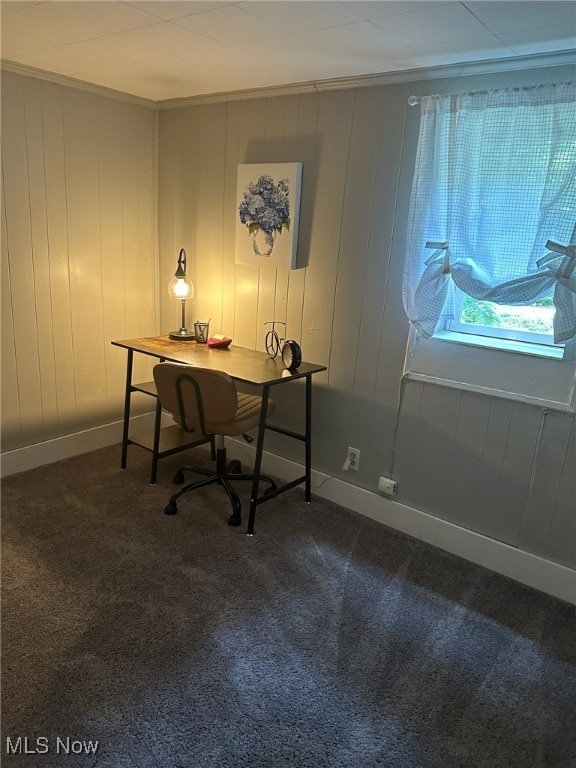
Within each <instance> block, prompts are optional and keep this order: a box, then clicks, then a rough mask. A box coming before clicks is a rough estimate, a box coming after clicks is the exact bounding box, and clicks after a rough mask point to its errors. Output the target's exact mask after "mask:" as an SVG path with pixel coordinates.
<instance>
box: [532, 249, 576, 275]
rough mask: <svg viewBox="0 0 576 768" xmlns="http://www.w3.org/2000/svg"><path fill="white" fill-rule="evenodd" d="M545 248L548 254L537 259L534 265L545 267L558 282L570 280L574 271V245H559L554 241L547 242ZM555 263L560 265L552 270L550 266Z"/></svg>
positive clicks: (575, 266) (575, 253)
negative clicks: (557, 262)
mask: <svg viewBox="0 0 576 768" xmlns="http://www.w3.org/2000/svg"><path fill="white" fill-rule="evenodd" d="M546 248H548V250H549V253H547V254H546V256H543V257H542V258H541V259H538V261H537V262H536V264H537V265H538V266H539V267H547V268H548V269H549V270H550V271H551V272H552V273H553V274H554V275H555V277H557V278H558V279H560V280H562V279H564V280H570V278H571V277H572V275H573V274H574V270H575V269H576V245H561V244H560V243H555V242H554V240H548V242H547V243H546ZM560 260H561V261H560ZM555 261H560V263H559V264H558V267H557V269H552V267H551V266H550V264H552V262H555Z"/></svg>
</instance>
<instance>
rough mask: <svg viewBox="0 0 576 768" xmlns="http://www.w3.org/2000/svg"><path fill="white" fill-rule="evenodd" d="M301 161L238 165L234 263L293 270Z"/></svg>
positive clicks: (296, 237)
mask: <svg viewBox="0 0 576 768" xmlns="http://www.w3.org/2000/svg"><path fill="white" fill-rule="evenodd" d="M301 186H302V163H252V164H246V165H239V166H238V186H237V193H236V263H237V264H253V265H256V266H268V267H287V268H289V269H296V250H297V245H298V217H299V213H300V188H301Z"/></svg>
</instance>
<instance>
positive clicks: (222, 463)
mask: <svg viewBox="0 0 576 768" xmlns="http://www.w3.org/2000/svg"><path fill="white" fill-rule="evenodd" d="M241 470H242V466H241V464H240V462H239V461H238V459H233V460H232V461H230V462H229V463H228V464H227V463H226V448H217V450H216V472H212V471H211V470H209V469H205V468H204V467H180V469H179V470H178V471H177V472H176V474H175V475H174V479H173V482H174V483H175V484H177V485H180V484H181V483H183V482H184V472H195V473H196V474H199V475H204V476H205V477H204V479H203V480H197V481H196V482H194V483H188V484H187V485H185V486H183V487H182V488H180V490H179V491H177V492H176V493H174V494H173V495H172V496H171V497H170V500H169V502H168V504H167V505H166V506H165V508H164V514H165V515H176V514H177V513H178V505H177V503H176V502H177V501H178V499H179V498H180V496H183V495H184V494H185V493H188V492H189V491H194V490H196V489H197V488H202V487H204V486H205V485H211V484H212V483H218V485H221V486H222V487H223V488H224V490H225V491H226V493H227V494H228V498H229V499H230V503H231V504H232V514H231V515H230V517H229V518H228V525H232V526H238V525H240V524H241V523H242V504H241V502H240V498H239V496H238V494H237V493H236V491H235V490H234V488H233V487H232V485H231V481H237V480H249V481H253V480H254V479H255V476H254V475H248V474H243V473H242V471H241ZM258 480H259V481H264V482H266V483H269V485H270V488H269V489H268V490H271V491H272V490H276V488H277V487H278V486H277V485H276V483H275V482H274V480H272V478H270V477H267V476H266V475H260V476H259V478H258Z"/></svg>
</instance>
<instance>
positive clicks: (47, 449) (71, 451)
mask: <svg viewBox="0 0 576 768" xmlns="http://www.w3.org/2000/svg"><path fill="white" fill-rule="evenodd" d="M122 427H123V422H122V421H115V422H113V423H112V424H104V425H103V426H101V427H94V428H93V429H85V430H83V431H82V432H74V433H73V434H71V435H64V436H63V437H56V438H54V439H53V440H46V441H44V442H42V443H35V444H34V445H27V446H25V447H24V448H17V449H16V450H14V451H6V452H5V453H2V454H0V477H7V476H8V475H15V474H16V473H17V472H25V471H26V470H27V469H34V467H41V466H42V465H44V464H52V463H53V462H55V461H60V460H61V459H68V458H70V457H71V456H79V455H80V454H81V453H88V452H89V451H95V450H96V449H97V448H104V447H105V446H107V445H114V444H115V443H120V442H121V441H122ZM152 429H154V414H153V413H145V414H142V415H141V416H133V417H132V418H131V419H130V431H131V432H132V430H134V431H138V432H140V431H148V430H152Z"/></svg>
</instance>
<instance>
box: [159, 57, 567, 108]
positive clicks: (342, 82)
mask: <svg viewBox="0 0 576 768" xmlns="http://www.w3.org/2000/svg"><path fill="white" fill-rule="evenodd" d="M567 64H568V65H571V66H572V67H574V68H575V70H576V57H575V53H574V51H573V50H568V51H554V52H552V53H542V54H531V55H529V56H513V57H507V58H503V59H485V60H482V61H470V62H464V63H462V64H445V65H439V66H435V67H421V68H418V69H405V70H400V71H393V72H379V73H376V74H373V75H353V76H351V77H336V78H332V79H329V80H315V81H310V82H304V83H290V84H288V85H277V86H269V87H264V88H250V89H246V90H243V91H229V92H225V93H224V92H222V93H209V94H205V95H201V96H187V97H186V96H185V97H183V98H178V99H164V100H160V101H157V102H156V105H157V107H158V109H177V108H178V107H196V106H200V105H202V104H216V103H218V102H222V101H244V100H246V99H262V98H269V97H273V96H294V95H298V94H303V93H318V92H321V91H335V90H341V89H345V88H366V87H368V86H377V85H393V84H396V83H412V82H415V81H418V80H439V79H442V78H445V77H462V76H464V75H481V74H491V73H496V72H512V71H515V70H522V69H535V68H537V67H556V66H566V65H567Z"/></svg>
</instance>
